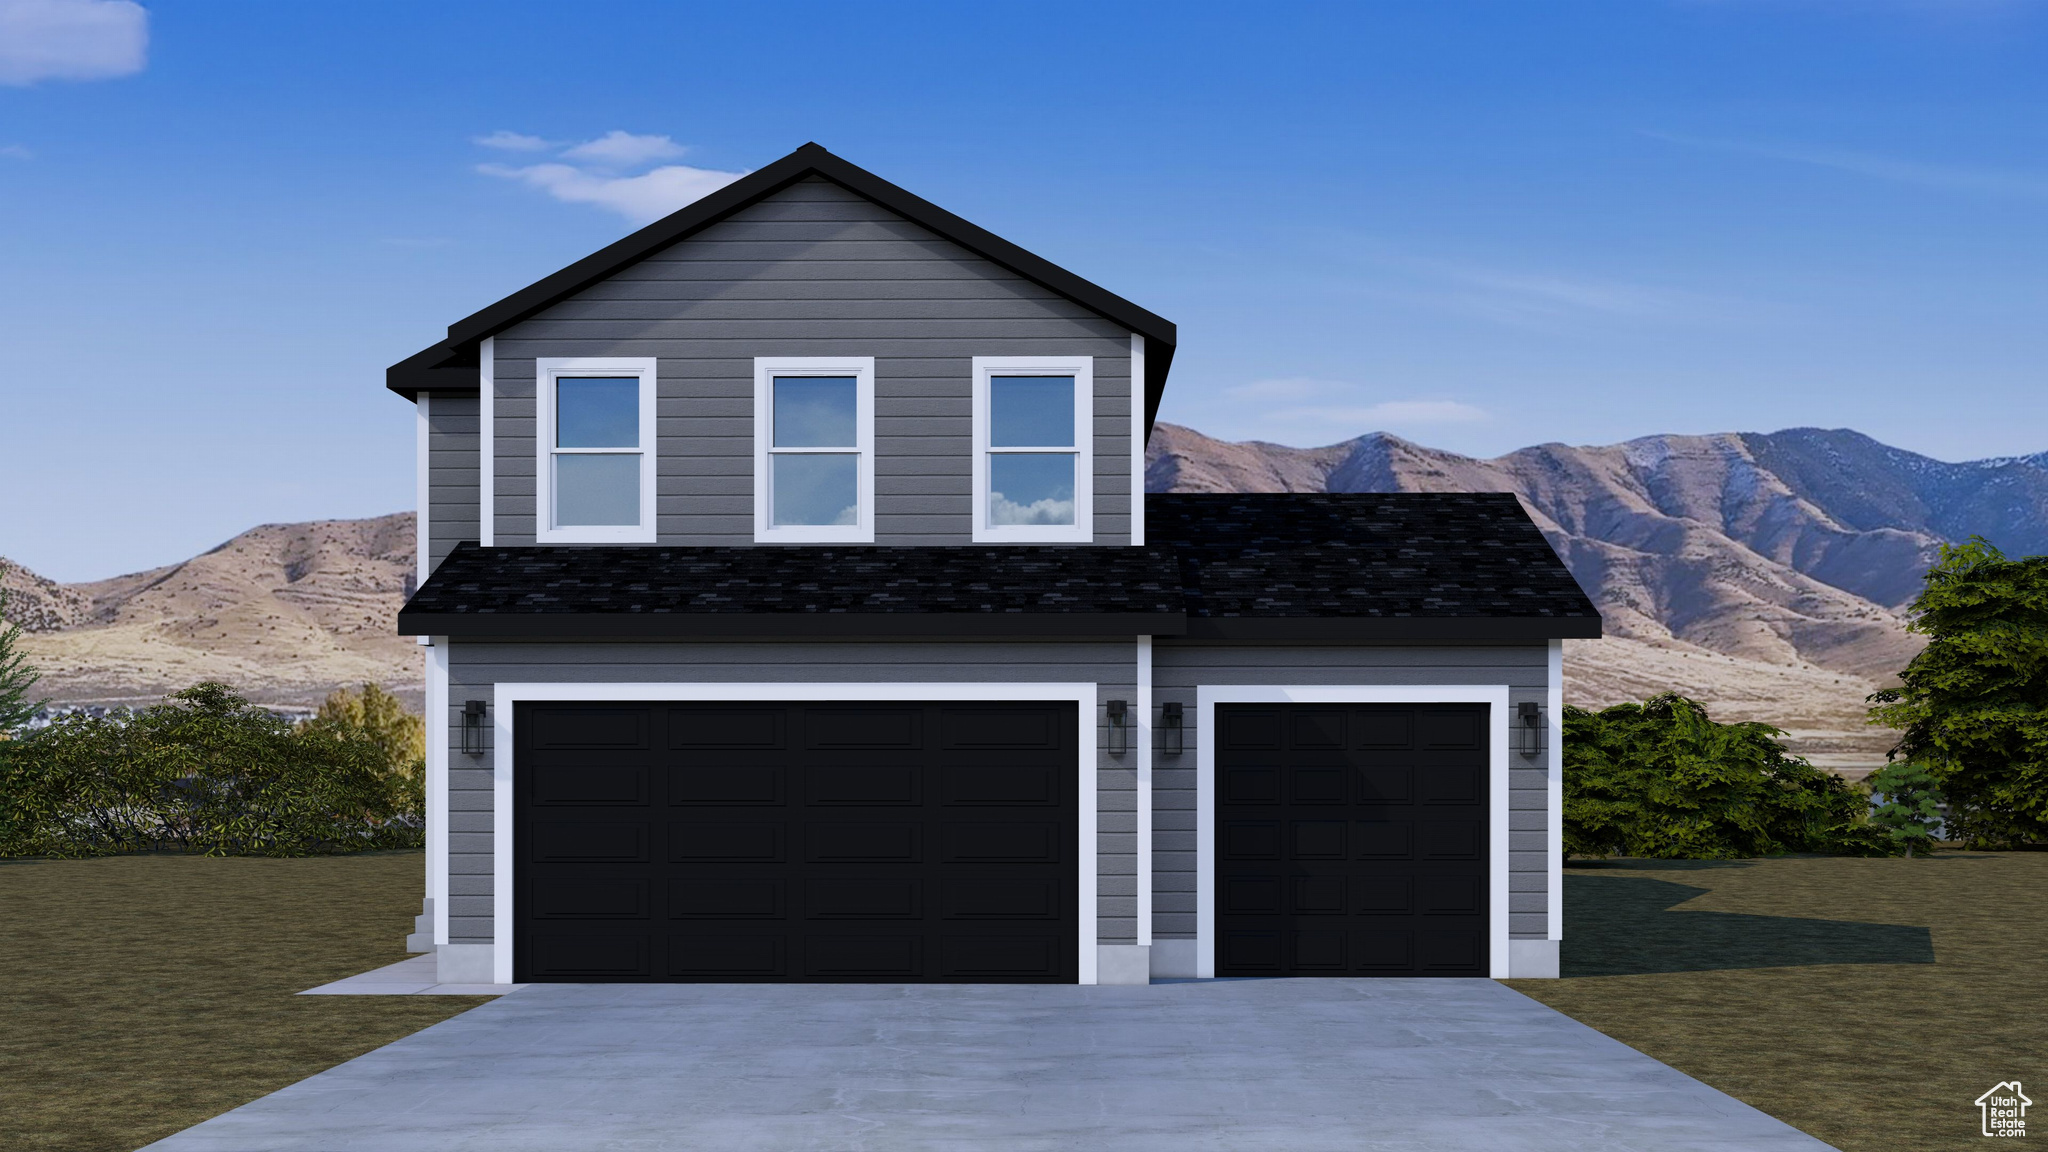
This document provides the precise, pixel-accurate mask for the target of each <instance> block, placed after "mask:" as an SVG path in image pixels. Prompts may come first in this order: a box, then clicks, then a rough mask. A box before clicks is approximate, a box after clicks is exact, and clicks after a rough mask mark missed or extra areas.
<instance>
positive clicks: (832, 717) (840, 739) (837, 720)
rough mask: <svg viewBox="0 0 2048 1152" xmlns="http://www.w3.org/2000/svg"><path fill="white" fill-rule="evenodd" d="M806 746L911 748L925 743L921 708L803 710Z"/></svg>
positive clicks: (813, 708) (829, 708)
mask: <svg viewBox="0 0 2048 1152" xmlns="http://www.w3.org/2000/svg"><path fill="white" fill-rule="evenodd" d="M803 718H804V732H805V740H804V747H806V748H866V749H882V748H890V749H901V750H906V751H908V750H912V749H917V748H922V747H923V746H924V716H923V714H922V710H921V709H912V708H890V707H885V706H871V707H860V708H834V707H811V708H806V709H804V710H803Z"/></svg>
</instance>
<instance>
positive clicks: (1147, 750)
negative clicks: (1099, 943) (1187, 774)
mask: <svg viewBox="0 0 2048 1152" xmlns="http://www.w3.org/2000/svg"><path fill="white" fill-rule="evenodd" d="M1137 696H1138V702H1137V712H1138V722H1137V725H1136V728H1137V731H1136V732H1135V733H1133V738H1134V739H1135V740H1136V742H1137V744H1136V747H1137V750H1138V943H1139V944H1141V945H1149V944H1151V943H1152V638H1151V637H1150V636H1140V637H1138V692H1137Z"/></svg>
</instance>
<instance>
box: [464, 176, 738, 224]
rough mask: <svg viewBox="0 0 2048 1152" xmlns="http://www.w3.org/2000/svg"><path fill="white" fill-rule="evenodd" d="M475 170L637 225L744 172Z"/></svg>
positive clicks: (728, 181) (680, 205)
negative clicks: (590, 206) (602, 210)
mask: <svg viewBox="0 0 2048 1152" xmlns="http://www.w3.org/2000/svg"><path fill="white" fill-rule="evenodd" d="M477 171H479V172H483V173H485V174H487V175H491V176H502V177H504V178H506V179H508V180H518V181H520V182H522V183H524V184H527V185H529V186H531V187H534V188H538V189H540V190H541V191H543V192H546V193H547V194H548V195H550V196H553V197H554V198H555V199H557V200H561V201H565V202H567V203H570V204H595V205H597V206H598V207H600V208H609V209H611V210H612V211H614V212H617V213H618V214H619V215H621V216H624V217H625V218H626V219H628V220H631V221H633V222H634V223H636V224H647V223H651V222H653V221H655V220H659V219H661V218H662V217H663V216H666V215H668V214H669V213H671V212H673V211H675V210H676V209H678V208H681V207H682V206H683V205H685V204H690V203H693V202H695V201H697V200H701V199H703V198H704V197H705V196H706V195H707V194H709V193H711V192H715V191H717V190H718V189H720V188H723V187H725V186H726V185H727V184H730V183H732V182H733V181H735V180H737V179H739V178H740V177H741V176H743V175H745V173H742V172H718V171H713V170H712V169H708V168H691V167H688V166H687V165H683V164H668V165H664V166H662V167H660V168H656V169H654V170H653V171H651V172H642V173H641V174H640V175H638V176H612V175H609V174H607V173H603V172H593V171H590V170H589V169H585V168H577V167H574V166H572V165H569V164H533V165H529V166H527V167H525V168H507V167H505V166H504V165H502V164H483V165H479V166H478V168H477Z"/></svg>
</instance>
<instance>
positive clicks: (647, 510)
mask: <svg viewBox="0 0 2048 1152" xmlns="http://www.w3.org/2000/svg"><path fill="white" fill-rule="evenodd" d="M564 376H632V377H635V378H637V379H638V380H639V381H640V443H639V446H638V449H637V450H638V451H639V453H640V523H638V524H634V525H619V526H598V525H574V526H570V527H564V528H557V527H555V526H554V518H555V516H554V509H555V469H554V451H555V448H554V444H555V381H557V380H559V379H561V378H562V377H564ZM656 389H657V385H656V382H655V359H654V357H652V356H543V357H541V358H539V359H537V360H535V361H534V362H533V407H534V417H535V420H534V435H533V454H534V463H533V499H534V508H533V539H534V542H535V543H537V544H652V543H654V541H655V536H656V532H657V530H658V529H657V522H658V521H659V520H660V515H659V511H658V510H657V509H656V508H655V506H654V495H655V483H654V481H655V474H656V473H657V472H659V471H660V470H661V469H660V464H659V462H658V460H657V458H656V453H655V446H656V445H657V444H658V443H660V439H661V438H660V437H659V436H658V435H656V430H655V427H654V413H655V405H654V398H655V392H656Z"/></svg>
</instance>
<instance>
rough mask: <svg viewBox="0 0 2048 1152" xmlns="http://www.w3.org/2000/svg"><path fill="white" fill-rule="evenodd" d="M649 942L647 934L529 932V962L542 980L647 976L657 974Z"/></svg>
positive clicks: (527, 943)
mask: <svg viewBox="0 0 2048 1152" xmlns="http://www.w3.org/2000/svg"><path fill="white" fill-rule="evenodd" d="M649 943H650V942H649V940H648V938H647V937H646V936H644V935H632V936H628V935H611V934H598V933H580V932H579V933H567V932H529V933H528V934H527V936H526V952H527V962H528V964H530V965H531V971H532V975H533V977H534V978H537V979H542V980H549V979H553V980H577V979H583V978H593V977H597V978H618V977H632V976H639V977H645V976H649V975H652V974H653V970H652V969H651V968H650V967H649V966H648V955H649V953H650V951H651V949H650V947H649Z"/></svg>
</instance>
